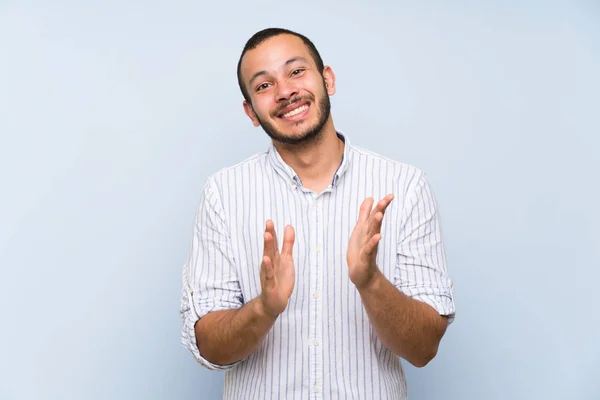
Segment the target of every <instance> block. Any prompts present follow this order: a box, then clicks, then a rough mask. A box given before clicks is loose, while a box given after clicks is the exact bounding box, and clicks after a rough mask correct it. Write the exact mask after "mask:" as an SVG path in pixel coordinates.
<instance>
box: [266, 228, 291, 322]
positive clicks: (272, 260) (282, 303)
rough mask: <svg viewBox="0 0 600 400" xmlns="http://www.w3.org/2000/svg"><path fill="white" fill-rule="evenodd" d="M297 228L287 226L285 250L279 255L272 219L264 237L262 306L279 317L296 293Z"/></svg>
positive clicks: (268, 312) (284, 237) (270, 314)
mask: <svg viewBox="0 0 600 400" xmlns="http://www.w3.org/2000/svg"><path fill="white" fill-rule="evenodd" d="M294 236H295V235H294V228H293V227H291V226H290V225H288V226H286V227H285V231H284V236H283V248H282V249H281V253H280V252H279V246H278V244H277V235H276V234H275V225H274V224H273V221H271V220H268V221H267V225H266V228H265V234H264V240H265V244H264V250H263V259H262V263H261V265H260V285H261V288H262V291H261V294H260V304H261V306H262V309H263V311H264V312H265V313H266V314H267V315H269V316H270V317H273V318H276V317H277V316H278V315H279V314H281V313H282V312H283V311H284V310H285V308H286V307H287V304H288V300H289V298H290V296H291V295H292V291H293V290H294V282H295V279H296V274H295V271H294V259H293V256H292V248H293V246H294V239H295V237H294Z"/></svg>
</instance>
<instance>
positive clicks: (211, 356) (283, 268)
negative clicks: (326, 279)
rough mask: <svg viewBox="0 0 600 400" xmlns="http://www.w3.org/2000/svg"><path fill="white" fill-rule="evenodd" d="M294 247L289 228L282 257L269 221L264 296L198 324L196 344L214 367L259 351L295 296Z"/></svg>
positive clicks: (264, 255)
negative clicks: (291, 298)
mask: <svg viewBox="0 0 600 400" xmlns="http://www.w3.org/2000/svg"><path fill="white" fill-rule="evenodd" d="M293 244H294V229H293V228H292V227H291V226H288V227H286V229H285V234H284V243H283V249H282V251H281V253H280V252H279V250H278V245H277V236H276V234H275V227H274V224H273V222H272V221H270V220H269V221H267V225H266V228H265V234H264V253H263V260H262V263H261V268H260V281H261V289H262V290H261V294H260V296H259V297H257V298H255V299H254V300H252V301H251V302H249V303H248V304H246V305H244V306H243V307H241V308H239V309H236V310H222V311H215V312H212V313H209V314H208V315H206V316H205V317H204V318H201V319H200V320H199V321H198V322H197V323H196V325H195V327H194V331H195V335H196V342H197V345H198V349H199V351H200V355H201V356H202V357H203V358H205V359H207V360H210V362H212V363H215V364H220V365H224V364H233V363H236V362H238V361H240V360H243V359H245V358H246V357H248V356H249V355H250V354H252V353H253V352H254V351H255V350H256V349H257V348H258V346H259V345H260V343H261V342H262V341H263V339H264V338H265V336H266V334H267V332H269V330H270V329H271V327H272V326H273V324H274V323H275V321H276V320H277V317H278V316H279V315H280V314H281V313H282V312H283V311H284V310H285V308H286V306H287V303H288V300H289V297H290V296H291V294H292V290H293V288H294V278H295V275H294V265H293V258H292V247H293Z"/></svg>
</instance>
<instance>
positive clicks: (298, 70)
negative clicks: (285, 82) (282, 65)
mask: <svg viewBox="0 0 600 400" xmlns="http://www.w3.org/2000/svg"><path fill="white" fill-rule="evenodd" d="M302 71H304V70H303V69H302V68H298V69H295V70H293V71H292V75H298V74H300V73H301V72H302Z"/></svg>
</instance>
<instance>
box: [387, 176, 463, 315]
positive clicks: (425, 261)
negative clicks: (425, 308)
mask: <svg viewBox="0 0 600 400" xmlns="http://www.w3.org/2000/svg"><path fill="white" fill-rule="evenodd" d="M408 190H409V193H408V194H407V200H406V202H405V204H404V209H403V210H402V213H401V216H402V217H401V228H400V235H399V238H398V247H397V250H398V251H397V260H396V270H395V276H394V280H395V282H394V284H395V286H396V287H397V288H398V289H399V290H400V291H401V292H403V293H405V294H406V295H408V296H410V297H412V298H414V299H417V300H420V301H422V302H424V303H426V304H428V305H430V306H431V307H433V308H434V309H435V310H436V311H437V312H439V313H440V315H445V316H447V317H448V318H449V321H448V322H449V323H452V322H453V321H454V316H455V304H454V297H453V293H452V281H451V279H450V277H449V275H448V269H447V265H446V254H445V249H444V243H443V238H442V231H441V227H440V216H439V212H438V208H437V204H436V200H435V198H434V195H433V192H432V190H431V187H430V185H429V182H428V181H427V178H426V176H425V175H424V174H422V173H421V175H420V177H419V179H417V180H416V184H415V185H414V186H413V187H412V188H409V189H408Z"/></svg>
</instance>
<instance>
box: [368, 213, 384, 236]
mask: <svg viewBox="0 0 600 400" xmlns="http://www.w3.org/2000/svg"><path fill="white" fill-rule="evenodd" d="M382 221H383V213H382V212H377V213H375V214H374V215H373V217H372V218H371V219H370V221H369V235H375V234H377V233H380V232H381V223H382Z"/></svg>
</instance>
